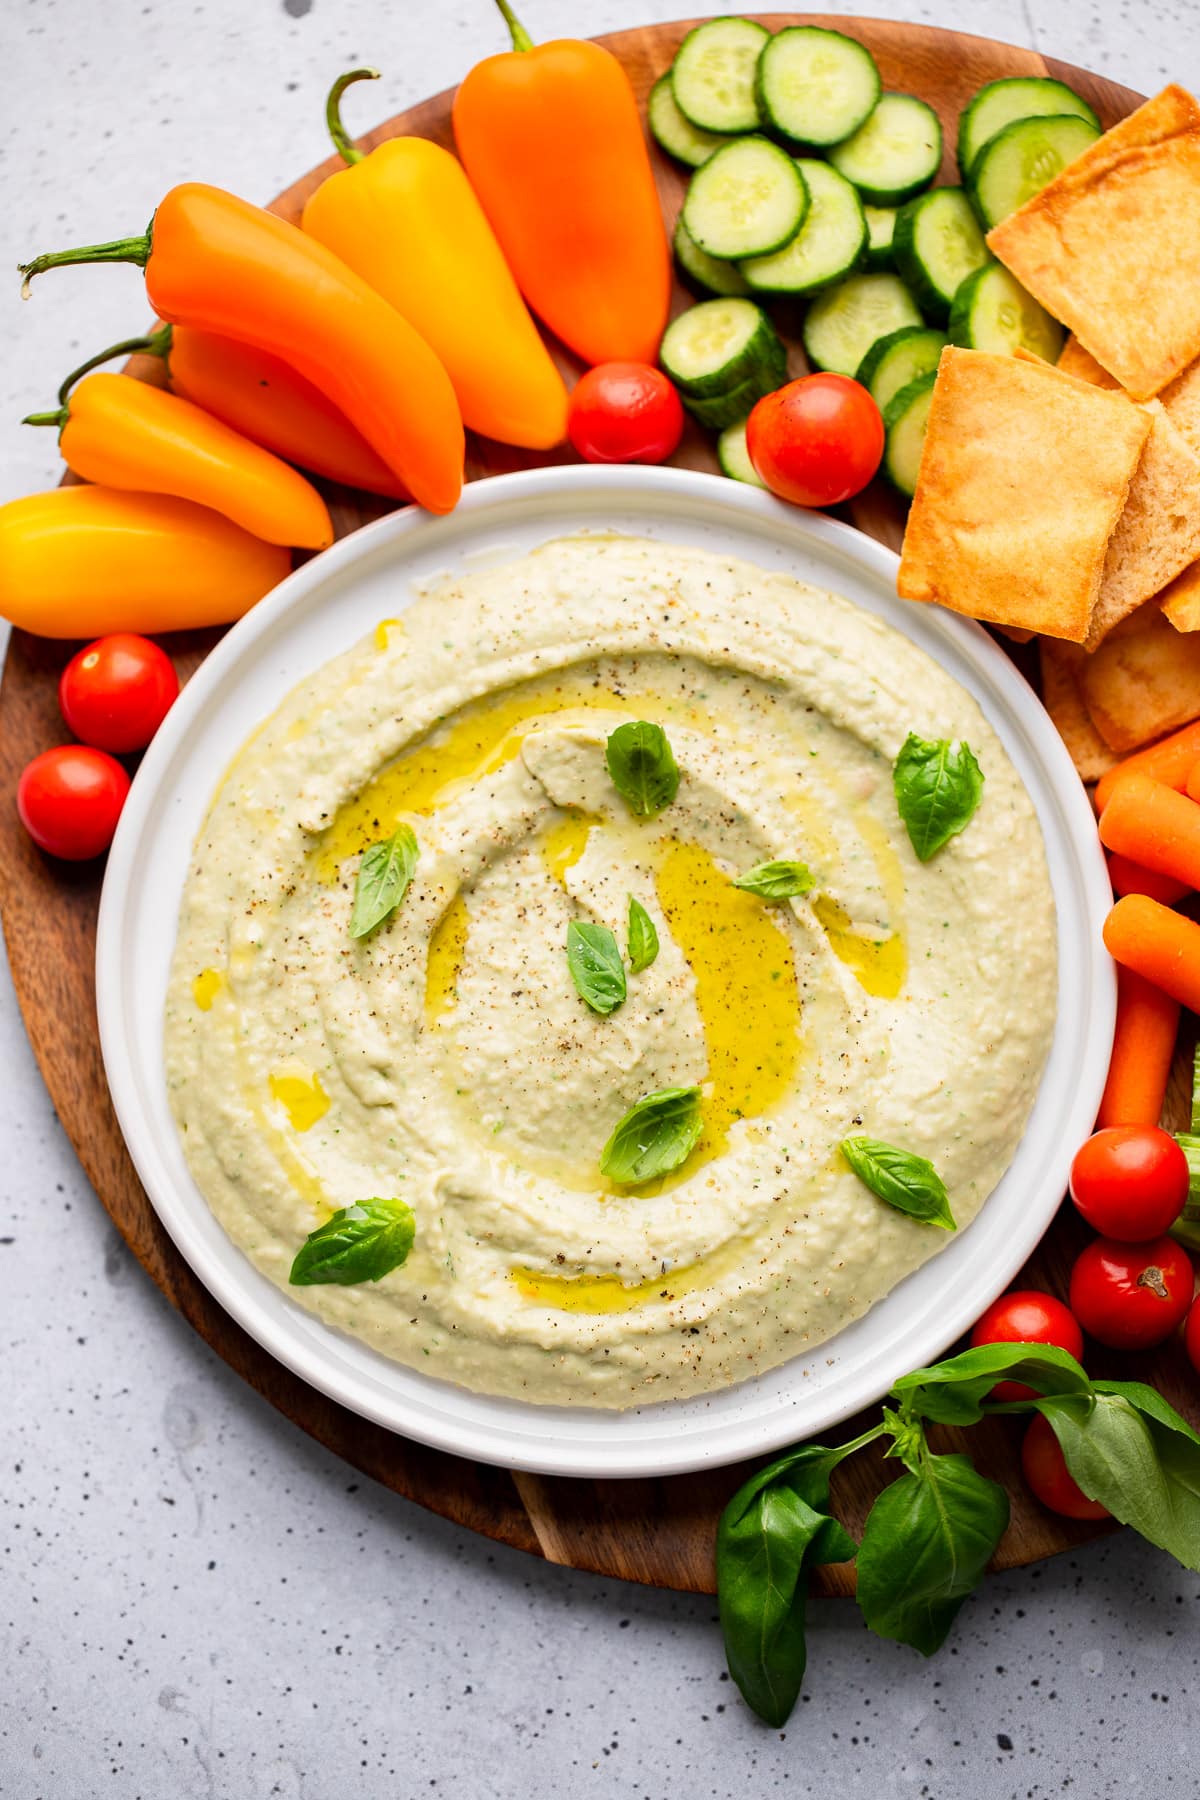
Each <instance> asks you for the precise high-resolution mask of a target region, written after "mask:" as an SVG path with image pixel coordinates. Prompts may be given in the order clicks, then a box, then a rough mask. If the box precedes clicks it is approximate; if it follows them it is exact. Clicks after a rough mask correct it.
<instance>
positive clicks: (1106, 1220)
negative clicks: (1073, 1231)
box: [1071, 1125, 1188, 1244]
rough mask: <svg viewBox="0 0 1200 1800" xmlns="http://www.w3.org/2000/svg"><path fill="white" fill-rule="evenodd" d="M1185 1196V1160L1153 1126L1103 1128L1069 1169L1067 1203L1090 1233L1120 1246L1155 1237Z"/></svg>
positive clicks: (1173, 1217) (1176, 1214)
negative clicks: (1086, 1223) (1069, 1183)
mask: <svg viewBox="0 0 1200 1800" xmlns="http://www.w3.org/2000/svg"><path fill="white" fill-rule="evenodd" d="M1187 1194H1188V1166H1187V1158H1186V1156H1185V1155H1184V1154H1183V1151H1182V1150H1181V1149H1180V1148H1179V1145H1178V1144H1177V1143H1176V1142H1175V1139H1174V1138H1173V1137H1172V1136H1171V1135H1170V1133H1169V1132H1166V1131H1160V1130H1159V1128H1158V1126H1157V1125H1109V1126H1106V1127H1105V1129H1104V1130H1103V1131H1097V1132H1096V1133H1095V1134H1094V1135H1093V1136H1092V1137H1090V1138H1089V1139H1088V1140H1087V1142H1086V1144H1084V1145H1082V1147H1081V1148H1080V1149H1079V1150H1077V1151H1076V1153H1075V1161H1074V1162H1073V1163H1072V1164H1071V1198H1072V1200H1073V1201H1074V1202H1075V1204H1076V1206H1077V1207H1078V1208H1079V1210H1080V1212H1081V1213H1082V1214H1083V1216H1084V1218H1085V1219H1086V1220H1087V1222H1088V1224H1089V1225H1090V1226H1091V1227H1092V1229H1093V1230H1094V1231H1099V1232H1102V1233H1103V1234H1104V1236H1105V1237H1111V1238H1119V1239H1120V1240H1121V1242H1122V1243H1123V1244H1144V1243H1145V1242H1146V1240H1147V1239H1148V1238H1152V1237H1160V1236H1161V1235H1162V1233H1163V1232H1164V1231H1165V1230H1166V1229H1167V1227H1168V1225H1173V1224H1174V1223H1175V1220H1176V1219H1177V1218H1178V1217H1179V1215H1180V1213H1181V1212H1182V1210H1183V1203H1184V1201H1185V1200H1186V1199H1187Z"/></svg>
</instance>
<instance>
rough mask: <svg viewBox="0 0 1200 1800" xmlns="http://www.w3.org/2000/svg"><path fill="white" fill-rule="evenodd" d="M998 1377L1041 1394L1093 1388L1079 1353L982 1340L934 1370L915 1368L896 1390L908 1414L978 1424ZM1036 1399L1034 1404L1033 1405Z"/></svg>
mask: <svg viewBox="0 0 1200 1800" xmlns="http://www.w3.org/2000/svg"><path fill="white" fill-rule="evenodd" d="M998 1381H1023V1382H1024V1383H1025V1385H1026V1386H1027V1387H1031V1388H1036V1389H1037V1391H1038V1393H1041V1394H1070V1393H1082V1394H1088V1393H1090V1392H1091V1388H1092V1384H1091V1382H1090V1381H1089V1380H1088V1378H1087V1376H1086V1375H1085V1374H1084V1372H1083V1370H1082V1369H1081V1368H1080V1366H1079V1364H1078V1363H1077V1362H1076V1361H1075V1358H1074V1357H1073V1356H1072V1355H1071V1354H1070V1352H1069V1351H1067V1350H1060V1349H1059V1348H1058V1347H1057V1345H1055V1344H980V1345H979V1347H978V1349H975V1350H964V1351H963V1353H962V1355H961V1356H952V1357H950V1358H949V1359H948V1360H947V1361H946V1362H940V1363H934V1364H933V1366H932V1367H931V1368H928V1369H914V1370H913V1373H912V1374H911V1375H905V1376H904V1377H903V1378H902V1379H901V1380H900V1381H898V1382H897V1383H896V1385H895V1387H894V1388H893V1389H892V1392H893V1393H894V1394H895V1396H896V1398H897V1399H898V1400H900V1401H901V1402H902V1403H903V1406H904V1410H905V1412H906V1413H912V1414H916V1415H917V1416H918V1417H919V1418H922V1419H928V1420H930V1421H931V1423H933V1424H936V1425H974V1424H976V1423H977V1422H978V1420H980V1419H982V1418H983V1416H984V1409H983V1406H982V1404H981V1402H982V1401H984V1400H986V1399H987V1397H988V1395H989V1394H990V1393H991V1391H992V1389H993V1387H995V1385H996V1383H997V1382H998ZM1032 1404H1033V1403H1032V1401H1031V1402H1030V1405H1032Z"/></svg>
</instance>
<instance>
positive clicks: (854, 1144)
mask: <svg viewBox="0 0 1200 1800" xmlns="http://www.w3.org/2000/svg"><path fill="white" fill-rule="evenodd" d="M841 1152H842V1155H843V1156H844V1157H845V1159H846V1161H847V1162H848V1163H849V1164H850V1167H851V1168H852V1169H853V1170H854V1173H855V1174H856V1175H857V1176H858V1178H859V1180H860V1181H865V1182H866V1184H867V1186H868V1187H869V1188H870V1190H871V1192H872V1193H873V1194H878V1195H879V1198H880V1199H881V1200H886V1201H887V1203H888V1205H889V1206H894V1207H895V1208H896V1211H897V1212H902V1213H907V1214H908V1216H909V1218H910V1219H920V1220H921V1221H922V1222H923V1223H924V1224H926V1225H940V1226H941V1227H942V1229H943V1231H956V1230H957V1229H958V1228H957V1226H956V1225H955V1223H954V1217H953V1214H952V1213H951V1211H950V1198H949V1195H948V1194H947V1193H946V1184H945V1182H944V1181H943V1180H942V1178H941V1176H940V1175H939V1174H938V1172H937V1170H936V1169H935V1168H934V1166H933V1164H932V1163H931V1162H928V1161H927V1160H926V1158H925V1157H923V1156H915V1155H914V1154H913V1152H912V1151H911V1150H900V1149H898V1148H897V1147H896V1145H895V1144H885V1143H884V1141H883V1139H882V1138H872V1137H848V1138H843V1139H842V1142H841Z"/></svg>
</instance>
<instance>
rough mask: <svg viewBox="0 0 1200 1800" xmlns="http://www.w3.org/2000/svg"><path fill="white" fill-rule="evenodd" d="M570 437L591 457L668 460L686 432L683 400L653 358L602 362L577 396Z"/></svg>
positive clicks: (569, 422)
mask: <svg viewBox="0 0 1200 1800" xmlns="http://www.w3.org/2000/svg"><path fill="white" fill-rule="evenodd" d="M567 436H568V437H569V438H570V440H571V443H572V444H573V446H574V447H575V449H576V450H578V452H579V454H580V456H582V457H583V459H584V461H585V462H601V463H627V462H642V463H660V462H665V461H666V459H667V457H668V456H670V454H671V452H672V450H674V448H675V446H676V445H677V444H678V442H679V440H680V438H681V437H682V436H683V404H682V402H681V400H680V398H679V395H678V394H677V393H676V392H675V389H674V388H673V387H672V386H671V383H670V382H669V381H668V380H667V378H666V376H665V375H664V374H663V372H662V370H661V369H652V368H651V367H650V365H649V363H634V362H609V363H598V364H597V366H596V367H595V368H594V369H589V370H588V372H587V374H586V375H584V376H583V377H582V378H581V380H580V381H579V382H578V383H577V384H576V387H575V390H574V392H573V393H572V395H571V404H570V407H569V409H568V412H567Z"/></svg>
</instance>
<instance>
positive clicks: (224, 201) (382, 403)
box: [21, 182, 464, 513]
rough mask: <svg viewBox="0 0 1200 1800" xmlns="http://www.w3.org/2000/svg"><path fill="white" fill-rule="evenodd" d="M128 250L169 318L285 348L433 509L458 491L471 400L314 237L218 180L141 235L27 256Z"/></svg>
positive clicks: (175, 202)
mask: <svg viewBox="0 0 1200 1800" xmlns="http://www.w3.org/2000/svg"><path fill="white" fill-rule="evenodd" d="M84 262H132V263H137V264H139V265H140V266H141V267H142V268H144V269H145V271H146V292H147V294H148V296H149V298H150V302H151V304H152V305H153V307H154V309H155V311H156V312H157V314H158V316H159V317H160V318H161V319H165V320H167V321H168V322H169V323H171V324H174V325H188V326H194V327H198V328H199V329H200V330H203V331H208V332H216V333H217V334H218V335H219V336H222V337H230V338H235V339H237V340H238V341H239V342H242V343H246V344H252V345H253V346H254V347H255V348H256V349H259V350H266V351H269V352H270V353H271V354H272V355H274V356H281V357H283V358H284V359H285V360H286V361H288V362H290V363H291V364H292V366H293V367H294V368H296V369H298V370H299V371H300V373H301V374H302V375H303V376H304V377H305V378H306V380H308V381H310V382H312V383H313V384H314V386H316V387H318V388H320V389H321V390H322V392H323V393H325V394H326V395H327V396H328V398H329V399H330V400H331V401H332V402H333V404H334V405H335V406H337V407H338V408H339V409H340V411H342V412H344V413H345V414H346V416H347V418H349V419H350V420H351V421H352V423H353V424H354V425H355V426H356V427H357V428H358V430H359V431H361V432H362V435H363V436H364V437H365V438H366V440H367V442H368V443H369V444H370V445H371V446H372V448H373V449H374V450H376V451H377V452H378V454H379V455H380V456H381V457H382V459H383V461H384V462H385V463H386V464H387V465H388V467H389V468H390V469H391V470H392V471H393V472H394V473H395V475H396V476H397V477H398V479H399V480H400V481H401V482H403V484H404V485H405V487H406V488H407V489H408V490H409V492H410V493H411V494H412V495H413V497H414V499H416V500H418V501H419V502H420V503H421V505H422V506H427V507H428V508H429V510H430V511H431V512H438V513H444V512H449V511H450V509H451V508H452V507H453V506H454V505H455V504H456V502H457V500H458V497H459V494H460V493H461V491H462V476H463V456H464V443H463V427H462V414H461V413H460V411H459V406H458V401H457V399H456V398H455V394H454V389H453V387H452V385H451V382H450V377H449V376H448V375H447V373H446V371H445V369H444V368H443V367H442V364H441V362H440V361H439V360H438V358H437V356H436V355H435V354H434V352H433V351H432V350H431V349H430V347H429V345H428V344H427V343H426V342H425V340H424V338H422V337H421V336H420V335H419V334H418V333H417V332H415V331H414V330H413V328H412V326H411V325H410V324H409V323H408V320H407V319H404V318H402V317H401V316H400V314H399V313H398V312H397V311H396V309H395V307H394V306H390V305H389V304H388V302H387V301H386V300H384V299H383V297H382V296H381V295H379V294H377V293H376V292H375V290H374V289H373V288H371V287H368V285H367V283H366V282H365V281H363V280H362V278H361V276H358V275H356V274H354V272H353V270H351V269H348V268H347V267H346V265H345V264H344V263H343V262H341V261H339V259H338V258H337V257H336V256H334V255H333V253H332V252H331V251H329V250H327V249H326V248H325V246H324V245H323V244H319V243H317V241H316V239H315V238H312V237H310V236H309V235H308V234H307V233H306V232H303V231H301V230H299V229H298V227H297V226H295V225H289V224H288V223H287V222H286V221H285V220H283V219H279V218H276V216H275V215H274V214H273V213H269V212H267V211H266V210H265V209H264V208H263V207H261V206H252V205H250V203H249V202H248V201H246V200H239V199H238V198H237V197H236V196H235V195H233V194H227V193H225V192H224V191H223V190H222V189H221V188H214V187H207V186H205V185H204V184H202V183H200V182H184V183H183V184H182V185H181V186H179V187H175V188H172V189H171V191H170V193H168V194H167V195H166V196H165V198H164V199H163V201H162V202H161V204H160V205H159V208H158V211H157V212H156V213H155V215H154V217H153V219H152V220H151V222H150V225H149V227H148V229H147V230H146V231H145V232H144V233H143V234H142V235H141V236H140V237H132V238H121V239H118V240H117V241H116V242H115V243H111V244H93V245H89V246H87V247H86V248H83V249H78V250H60V251H54V252H51V253H50V254H48V255H45V256H38V257H35V258H34V259H33V261H32V262H29V263H25V264H23V265H22V271H21V272H22V274H23V275H24V277H25V283H26V289H28V284H29V282H30V280H32V278H33V277H34V276H35V275H40V274H41V273H42V272H43V271H44V270H46V269H52V268H57V267H60V266H62V265H64V264H67V263H84Z"/></svg>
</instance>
